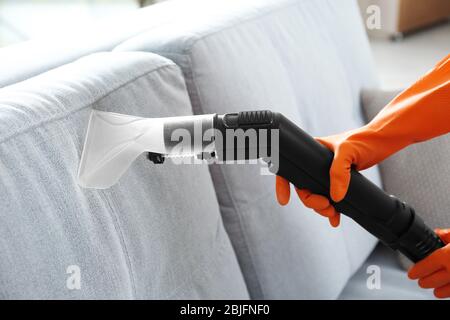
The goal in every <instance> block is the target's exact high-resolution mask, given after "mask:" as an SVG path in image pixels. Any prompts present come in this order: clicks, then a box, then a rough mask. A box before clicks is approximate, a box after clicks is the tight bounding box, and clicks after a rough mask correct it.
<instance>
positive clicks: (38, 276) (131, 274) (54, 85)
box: [0, 52, 248, 299]
mask: <svg viewBox="0 0 450 320" xmlns="http://www.w3.org/2000/svg"><path fill="white" fill-rule="evenodd" d="M92 108H96V109H100V110H107V111H114V112H120V113H126V114H133V115H137V116H144V117H152V116H153V117H155V116H173V115H188V114H189V113H190V112H191V105H190V103H189V98H188V95H187V92H186V88H185V84H184V80H183V78H182V75H181V72H180V70H179V68H178V67H177V66H175V65H174V63H173V62H171V61H169V60H167V59H165V58H162V57H159V56H156V55H153V54H150V53H118V52H116V53H99V54H94V55H91V56H88V57H85V58H82V59H80V60H78V61H76V62H74V63H72V64H69V65H65V66H63V67H60V68H58V69H55V70H52V71H49V72H47V73H44V74H42V75H40V76H38V77H35V78H31V79H29V80H27V81H24V82H21V83H18V84H16V85H13V86H9V87H6V88H3V89H1V90H0V298H4V299H5V298H6V299H10V298H19V299H23V298H26V299H28V298H31V299H35V298H52V299H66V298H75V299H81V298H83V299H93V298H95V299H110V298H114V299H144V298H149V299H166V298H174V299H177V298H189V299H196V298H202V299H212V298H214V299H216V298H219V299H220V298H223V299H225V298H226V299H228V298H233V299H234V298H236V299H241V298H242V299H245V298H248V293H247V289H246V286H245V283H244V281H243V277H242V274H241V271H240V269H239V266H238V263H237V260H236V257H235V254H234V251H233V249H232V247H231V244H230V241H229V239H228V236H227V234H226V232H225V230H224V227H223V223H222V220H221V217H220V213H219V206H218V203H217V200H216V196H215V194H214V188H213V184H212V181H211V177H210V174H209V172H208V169H207V167H205V166H175V165H173V164H170V163H168V164H166V165H163V166H156V165H153V164H151V163H150V162H149V161H148V160H147V159H146V158H145V156H142V157H140V158H139V159H138V160H137V161H136V162H135V163H134V164H133V165H132V167H131V169H130V170H129V171H128V172H127V173H126V175H125V176H124V177H123V178H122V179H121V181H120V182H119V183H118V184H117V185H115V186H114V187H112V188H110V189H106V190H93V189H83V188H81V187H79V186H78V185H77V182H76V175H77V168H78V164H79V159H80V155H81V148H82V144H83V140H84V137H85V130H86V127H87V121H88V118H89V115H90V111H91V109H92ZM73 266H75V269H74V267H73ZM77 268H79V271H80V275H81V278H80V279H81V281H80V284H81V287H80V289H79V290H77V289H76V287H75V289H73V288H74V287H73V286H70V285H69V286H67V282H68V281H69V284H70V283H71V282H70V281H72V280H73V278H71V276H76V274H72V272H74V270H77ZM66 272H69V274H67V273H66ZM71 288H72V289H73V290H71Z"/></svg>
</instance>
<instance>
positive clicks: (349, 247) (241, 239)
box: [115, 0, 379, 298]
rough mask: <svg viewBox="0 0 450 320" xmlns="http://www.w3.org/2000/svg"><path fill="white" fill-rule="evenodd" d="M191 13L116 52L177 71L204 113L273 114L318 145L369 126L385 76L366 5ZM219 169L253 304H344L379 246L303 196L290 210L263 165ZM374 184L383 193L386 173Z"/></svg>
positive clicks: (292, 1) (195, 3)
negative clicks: (366, 109) (377, 66)
mask: <svg viewBox="0 0 450 320" xmlns="http://www.w3.org/2000/svg"><path fill="white" fill-rule="evenodd" d="M174 1H175V0H174ZM178 2H179V3H180V2H183V0H182V1H178ZM173 3H175V2H172V4H173ZM189 4H190V7H189V8H188V9H187V10H186V12H185V14H184V16H183V17H182V18H181V19H179V20H177V21H175V22H172V23H167V24H164V25H161V26H160V27H159V28H154V29H152V30H151V31H150V32H144V33H141V34H139V35H138V36H136V37H134V38H132V39H129V40H127V41H126V42H124V43H122V44H121V45H119V46H118V47H117V48H115V50H116V51H150V52H156V53H158V54H161V55H164V56H166V57H169V58H170V59H172V60H173V61H175V62H176V63H177V64H178V65H179V66H180V67H181V68H182V70H183V74H184V77H185V80H186V83H187V88H188V91H189V95H190V99H191V103H192V107H193V110H194V112H195V113H197V114H202V113H226V112H235V111H243V110H255V109H266V108H270V109H272V110H274V111H279V112H282V113H283V114H284V115H286V116H287V117H288V118H290V119H291V120H293V121H294V122H295V123H297V124H298V125H299V126H301V127H303V128H304V129H305V130H306V131H308V132H309V133H310V134H312V135H314V136H320V135H328V134H332V133H337V132H340V131H344V130H347V129H350V128H354V127H357V126H360V125H362V124H363V120H362V116H361V112H360V109H359V93H360V89H361V88H362V87H372V86H376V85H377V78H376V75H375V72H374V67H373V61H372V57H371V53H370V48H369V45H368V41H367V38H366V35H365V33H364V28H363V24H362V21H361V18H360V15H359V10H358V7H357V3H356V1H354V0H342V1H335V0H248V1H241V0H192V1H189ZM210 170H211V172H212V175H213V180H214V185H215V190H216V193H217V197H218V199H219V203H220V209H221V213H222V217H223V220H224V222H225V226H226V229H227V231H228V234H229V235H230V238H231V241H232V243H233V246H234V249H235V251H236V253H237V256H238V259H239V263H240V265H241V268H242V271H243V273H244V277H245V279H246V283H247V286H248V289H249V291H250V295H251V297H252V298H334V297H337V296H338V294H339V292H340V291H341V289H342V288H343V287H344V285H345V283H346V282H347V280H348V279H349V277H350V276H351V275H352V274H353V273H354V271H355V270H356V269H357V268H358V267H359V266H360V265H361V263H362V262H363V261H364V260H365V259H366V257H367V256H368V254H369V253H370V252H371V250H372V249H373V247H374V245H375V243H376V240H375V239H374V238H373V237H372V236H371V235H369V234H368V233H367V232H365V231H364V230H362V229H361V228H360V227H359V226H358V225H356V224H355V223H353V222H352V221H350V220H345V219H344V221H343V222H342V227H340V228H339V229H332V228H331V227H330V226H329V225H328V223H327V221H326V219H323V218H322V217H319V216H317V215H315V214H313V213H312V211H310V210H309V209H306V208H304V207H303V206H302V205H301V204H300V202H299V201H298V199H296V198H295V197H293V199H291V202H290V204H289V205H288V206H286V207H280V206H279V205H278V204H277V203H276V200H275V194H274V177H273V176H262V175H260V168H259V167H258V166H252V165H250V166H240V165H237V166H212V167H211V168H210ZM367 176H368V177H369V178H371V179H372V180H373V181H374V182H375V183H379V176H378V172H377V169H373V170H370V171H368V172H367Z"/></svg>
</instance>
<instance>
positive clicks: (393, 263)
mask: <svg viewBox="0 0 450 320" xmlns="http://www.w3.org/2000/svg"><path fill="white" fill-rule="evenodd" d="M375 272H376V273H377V274H375ZM373 276H379V282H378V283H379V285H380V287H378V288H377V287H375V286H374V283H375V280H373V278H371V277H373ZM372 280H373V281H372ZM368 283H369V285H368ZM339 299H341V300H432V299H435V298H434V296H433V290H431V289H428V290H424V289H422V288H420V287H419V286H418V284H417V281H411V280H410V279H409V278H408V276H407V274H406V271H405V270H403V269H402V267H401V266H400V264H399V263H398V260H397V256H396V254H395V253H394V252H393V251H392V250H391V249H389V248H387V247H386V246H384V245H382V244H379V245H378V247H377V248H376V249H375V250H374V252H373V253H372V254H371V255H370V257H369V258H368V259H367V261H366V262H364V264H363V265H362V266H361V268H360V269H359V270H358V272H356V273H355V275H354V276H353V277H352V278H351V279H350V280H349V281H348V283H347V285H346V286H345V288H344V290H343V291H342V293H341V294H340V296H339Z"/></svg>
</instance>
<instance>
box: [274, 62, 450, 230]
mask: <svg viewBox="0 0 450 320" xmlns="http://www.w3.org/2000/svg"><path fill="white" fill-rule="evenodd" d="M448 132H450V55H448V56H447V57H446V58H445V59H443V60H442V61H441V62H439V63H438V64H437V65H436V66H435V67H434V69H432V70H431V71H429V72H428V73H427V74H426V75H425V76H423V77H422V78H420V79H419V80H418V81H417V82H416V83H414V84H413V85H412V86H411V87H409V88H408V89H406V90H405V91H403V92H402V93H400V94H399V95H398V96H397V97H395V98H394V99H393V100H392V101H391V102H390V103H389V104H388V105H387V106H386V107H384V108H383V110H381V111H380V112H379V113H378V115H377V116H376V117H375V118H374V119H372V121H370V122H369V123H368V124H367V125H365V126H363V127H361V128H358V129H355V130H351V131H348V132H344V133H341V134H337V135H333V136H329V137H324V138H317V141H319V142H320V143H322V144H323V145H324V146H326V147H327V148H328V149H330V150H331V151H333V152H334V160H333V163H332V165H331V168H330V196H331V198H332V199H333V201H335V202H339V201H341V200H342V199H343V198H344V197H345V194H346V193H347V189H348V186H349V183H350V169H351V168H352V167H355V168H356V169H357V170H364V169H367V168H370V167H371V166H373V165H375V164H377V163H379V162H381V161H382V160H384V159H385V158H387V157H389V156H390V155H392V154H393V153H395V152H397V151H399V150H401V149H403V148H405V147H406V146H408V145H410V144H412V143H415V142H420V141H425V140H428V139H431V138H434V137H437V136H440V135H443V134H446V133H448ZM297 193H298V195H299V197H300V200H302V202H303V203H304V204H305V205H306V206H307V207H309V208H312V209H314V210H315V211H316V212H318V213H319V214H321V215H323V216H325V217H328V218H329V219H330V223H331V225H332V226H335V227H336V226H338V225H339V214H338V213H337V212H336V210H335V209H334V207H333V206H331V204H330V202H329V201H328V199H327V198H325V197H323V196H320V195H314V194H311V192H309V191H307V190H303V189H301V190H297ZM276 194H277V199H278V202H279V203H280V204H281V205H285V204H287V203H288V202H289V197H290V187H289V182H288V181H287V180H285V179H283V178H281V177H277V180H276Z"/></svg>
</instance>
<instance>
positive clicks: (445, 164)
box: [362, 90, 450, 267]
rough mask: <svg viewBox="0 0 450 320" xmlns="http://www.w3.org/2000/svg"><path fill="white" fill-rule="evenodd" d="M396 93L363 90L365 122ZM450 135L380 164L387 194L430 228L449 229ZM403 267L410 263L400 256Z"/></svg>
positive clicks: (394, 156)
mask: <svg viewBox="0 0 450 320" xmlns="http://www.w3.org/2000/svg"><path fill="white" fill-rule="evenodd" d="M398 93H400V92H399V91H384V90H365V91H363V94H362V102H363V107H364V111H365V113H366V115H367V120H368V121H370V120H371V119H372V118H373V117H375V115H376V114H377V113H378V112H379V111H380V110H381V109H382V108H383V107H384V106H385V105H386V104H388V103H389V102H390V101H391V100H392V99H393V98H394V97H395V96H396V95H397V94H398ZM449 159H450V135H449V134H447V135H444V136H442V137H437V138H435V139H432V140H429V141H425V142H422V143H417V144H414V145H411V146H409V147H407V148H406V149H404V150H401V151H400V152H398V153H396V154H394V155H392V156H391V157H389V158H388V159H386V160H384V161H383V162H382V163H381V164H380V170H381V177H382V180H383V185H384V188H385V190H386V191H387V192H389V193H391V194H394V195H395V196H397V197H399V198H400V199H402V200H403V201H405V202H407V203H409V204H410V205H411V206H412V207H413V208H414V209H415V211H416V212H417V214H419V215H420V216H421V217H422V218H423V220H424V221H425V222H426V223H427V224H428V225H429V226H430V227H431V228H433V229H434V228H447V227H449V226H450V215H449V208H450V197H449V195H448V191H449V190H450V166H449ZM401 261H402V263H403V265H404V266H405V267H408V266H410V265H411V262H409V260H408V259H407V258H406V257H404V256H401Z"/></svg>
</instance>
